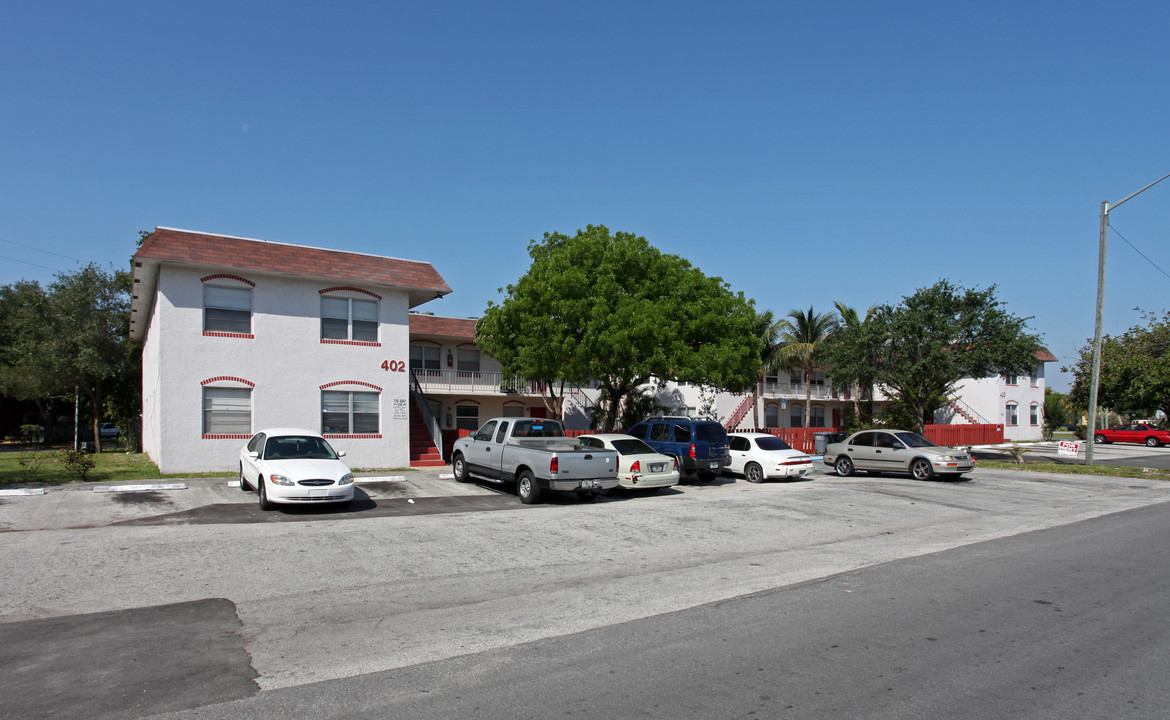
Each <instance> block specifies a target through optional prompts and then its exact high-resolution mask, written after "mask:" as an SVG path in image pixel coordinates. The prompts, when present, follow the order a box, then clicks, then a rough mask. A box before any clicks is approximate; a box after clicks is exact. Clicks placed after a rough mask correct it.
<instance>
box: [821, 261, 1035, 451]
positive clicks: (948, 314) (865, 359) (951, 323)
mask: <svg viewBox="0 0 1170 720" xmlns="http://www.w3.org/2000/svg"><path fill="white" fill-rule="evenodd" d="M1028 319H1029V318H1020V317H1016V316H1015V315H1012V314H1011V313H1009V312H1008V311H1007V310H1006V309H1005V307H1004V304H1003V303H1002V302H1000V301H999V300H998V299H996V296H995V286H994V285H993V286H991V287H990V288H988V289H986V290H980V289H967V288H963V287H959V286H956V285H952V284H951V283H950V281H948V280H940V281H939V282H937V283H935V284H934V285H933V286H931V287H928V288H921V289H919V290H918V291H916V292H915V293H914V294H913V295H910V296H907V297H904V298H903V299H902V302H901V303H900V304H899V305H897V306H891V305H880V306H878V307H877V308H875V309H874V311H873V313H872V315H871V316H870V318H869V320H868V321H867V322H864V323H859V324H858V325H857V326H855V327H846V328H843V329H841V330H840V331H839V332H838V333H837V334H836V336H835V338H834V342H833V343H832V344H831V347H830V348H829V350H828V351H827V360H828V362H829V364H830V365H831V366H832V367H833V369H834V372H839V373H840V374H841V375H843V376H846V377H862V376H864V375H865V374H866V373H868V374H869V376H870V377H872V378H873V381H874V383H875V384H876V385H878V386H880V387H881V388H882V389H883V390H884V391H885V392H886V394H887V395H889V396H890V397H891V398H892V399H893V401H894V403H895V405H896V408H897V409H898V410H900V411H901V414H903V415H905V416H907V417H913V418H915V420H916V424H917V428H916V429H917V430H919V431H921V430H922V428H923V426H924V425H927V424H929V423H931V422H933V421H934V414H935V411H936V410H938V409H939V408H941V407H943V406H944V405H946V403H948V402H949V401H950V399H951V398H952V397H953V396H954V393H955V390H956V386H957V383H958V382H959V381H960V380H962V379H963V378H967V377H975V378H981V377H988V376H990V375H995V374H998V373H1018V374H1024V373H1027V372H1029V371H1031V370H1032V369H1033V368H1035V366H1036V363H1037V362H1038V360H1037V358H1036V353H1037V352H1038V351H1039V350H1040V338H1039V337H1038V336H1037V335H1035V334H1033V333H1031V332H1029V330H1028V325H1027V321H1028Z"/></svg>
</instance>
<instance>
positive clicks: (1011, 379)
mask: <svg viewBox="0 0 1170 720" xmlns="http://www.w3.org/2000/svg"><path fill="white" fill-rule="evenodd" d="M1003 381H1004V382H1005V383H1007V384H1008V385H1019V384H1020V378H1019V376H1017V375H1016V374H1015V373H1007V374H1006V375H1004V376H1003Z"/></svg>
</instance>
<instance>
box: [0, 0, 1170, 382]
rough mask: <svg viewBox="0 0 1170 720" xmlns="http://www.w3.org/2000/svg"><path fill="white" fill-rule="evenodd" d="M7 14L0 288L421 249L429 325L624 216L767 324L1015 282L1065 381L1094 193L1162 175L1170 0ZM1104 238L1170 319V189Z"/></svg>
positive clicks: (1079, 322) (1169, 97) (1138, 206)
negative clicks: (213, 243) (158, 238)
mask: <svg viewBox="0 0 1170 720" xmlns="http://www.w3.org/2000/svg"><path fill="white" fill-rule="evenodd" d="M4 16H5V20H4V22H3V23H2V24H0V284H6V283H10V282H13V281H15V280H17V279H20V278H28V279H37V280H40V281H42V282H48V281H50V280H51V279H52V276H53V274H54V271H55V270H70V269H73V268H75V267H76V266H77V263H76V261H78V260H80V261H86V262H88V261H91V260H92V261H97V262H100V263H102V264H104V265H116V266H119V267H121V266H124V265H125V264H126V263H127V261H128V258H129V256H130V255H131V254H132V253H133V251H134V249H135V241H136V239H137V233H138V231H139V230H144V229H151V228H153V227H155V226H156V225H163V226H169V227H178V228H184V229H191V230H201V231H207V232H216V233H224V234H229V235H238V236H244V237H253V238H261V239H265V240H274V241H280V242H290V243H297V244H305V245H315V246H321V247H329V248H337V249H343V250H352V251H359V252H368V253H375V254H382V255H389V256H393V257H402V258H410V259H415V260H424V261H427V262H430V263H432V264H433V265H434V266H435V267H436V269H437V270H438V271H439V272H440V273H441V274H442V275H443V277H444V278H445V279H446V280H447V281H448V283H449V284H450V285H451V287H452V288H453V289H454V293H452V294H451V295H449V296H448V297H446V298H444V299H442V300H439V301H435V302H432V303H429V304H428V305H425V306H423V307H422V308H420V309H422V310H425V311H432V312H435V313H436V314H441V315H450V316H475V315H478V314H480V313H481V312H482V311H483V308H484V306H485V305H486V303H487V301H489V300H494V299H499V297H500V296H499V295H498V294H497V289H498V288H501V287H503V286H505V285H507V284H508V283H511V282H514V281H515V280H516V279H517V278H518V277H519V276H520V275H522V274H523V273H524V272H525V270H526V269H527V267H528V262H529V258H528V255H527V245H528V241H529V240H531V239H534V238H540V237H541V236H542V235H543V233H545V232H547V231H559V232H564V233H570V234H571V233H573V232H575V231H576V230H577V229H578V228H582V227H584V226H585V225H587V224H590V223H592V224H604V225H607V226H608V227H609V228H610V229H611V230H624V231H628V232H633V233H636V234H639V235H643V236H645V237H646V238H647V239H648V240H649V241H650V242H651V243H652V244H654V245H655V246H657V247H658V248H660V249H661V250H663V251H665V252H670V253H676V254H679V255H682V256H683V257H686V258H687V259H688V260H690V261H691V262H692V263H693V264H695V265H696V266H698V267H700V268H702V269H703V270H704V271H705V272H706V273H707V274H709V275H718V276H720V277H722V278H723V279H724V280H725V281H726V282H727V283H729V284H730V285H731V287H732V288H733V289H735V290H740V291H742V292H743V293H744V294H745V295H747V296H748V297H750V298H753V299H754V300H755V302H756V304H757V307H759V308H760V309H771V310H773V311H774V312H775V313H777V314H784V313H787V312H788V311H789V310H791V309H793V308H798V307H799V308H808V307H809V306H813V307H814V308H815V309H817V310H830V309H832V305H833V302H834V301H838V300H840V301H842V302H845V303H847V304H849V305H852V306H855V307H857V308H859V309H862V310H863V309H864V308H866V307H868V306H869V305H871V304H879V303H886V302H888V303H897V302H898V301H899V300H900V299H901V298H902V297H903V296H905V295H908V294H911V293H913V292H914V290H915V289H917V288H920V287H925V286H929V285H931V284H933V283H934V282H935V281H937V280H938V279H940V278H949V279H950V280H952V281H953V282H955V283H958V284H961V285H964V286H968V287H987V286H989V285H992V284H995V285H997V286H998V293H999V297H1000V298H1001V299H1002V300H1004V301H1005V302H1006V303H1007V305H1008V308H1009V310H1010V311H1011V312H1013V313H1015V314H1017V315H1020V316H1025V317H1026V316H1031V317H1033V319H1032V320H1031V321H1030V325H1031V327H1032V328H1033V329H1034V330H1036V331H1037V332H1039V333H1041V334H1043V336H1044V338H1045V342H1046V343H1047V345H1048V346H1049V348H1050V349H1051V350H1052V351H1053V352H1054V353H1055V354H1056V355H1057V356H1058V357H1059V358H1060V361H1059V362H1057V363H1050V364H1049V365H1048V374H1049V378H1050V380H1049V381H1050V384H1052V385H1054V386H1056V387H1058V388H1064V387H1065V386H1067V382H1068V381H1067V378H1066V377H1064V376H1061V375H1059V373H1058V372H1057V371H1058V368H1059V366H1060V365H1061V364H1062V363H1068V362H1071V361H1072V360H1073V359H1074V357H1075V353H1076V350H1077V348H1078V347H1080V346H1081V345H1083V344H1085V341H1086V339H1087V338H1089V337H1091V336H1092V332H1093V312H1094V307H1095V298H1096V273H1097V241H1098V234H1099V219H1098V217H1099V213H1100V205H1101V202H1102V201H1109V202H1111V203H1112V202H1116V201H1117V200H1120V199H1121V198H1123V197H1125V196H1126V195H1128V194H1129V193H1131V192H1133V191H1135V190H1137V189H1139V188H1141V187H1142V186H1144V185H1146V184H1147V183H1149V182H1152V181H1153V180H1156V179H1157V178H1159V177H1161V176H1162V175H1165V174H1166V173H1170V132H1168V127H1170V112H1168V111H1170V72H1168V70H1170V55H1168V54H1167V53H1166V38H1167V37H1168V36H1170V4H1167V3H1165V2H1154V1H1149V2H1127V1H1125V0H1122V1H1120V2H1113V3H1108V4H1105V5H1102V4H1101V3H1089V2H1076V1H1071V2H1069V1H1066V2H1046V1H1045V2H1020V1H1019V0H1016V1H1015V2H979V3H974V2H950V3H940V2H937V1H934V2H873V0H870V1H868V2H820V3H800V4H797V3H790V2H770V3H757V2H724V3H689V2H669V3H666V2H620V3H610V2H595V3H580V4H573V5H572V6H570V5H569V4H563V3H548V2H494V3H483V2H429V3H390V2H386V3H381V2H330V3H308V2H301V3H295V4H293V3H283V2H253V3H247V2H215V1H211V2H199V3H190V2H185V3H176V2H142V3H126V2H111V3H92V2H76V3H67V2H52V1H51V0H48V1H46V2H41V3H9V4H8V7H7V8H6V9H5V12H4ZM1111 222H1112V227H1113V231H1114V232H1111V234H1110V237H1109V251H1108V263H1107V270H1108V272H1107V279H1106V296H1105V307H1106V313H1105V329H1106V332H1122V331H1124V330H1125V329H1126V328H1128V327H1130V326H1131V325H1133V324H1134V323H1136V322H1138V321H1139V319H1140V318H1139V316H1138V314H1137V313H1136V312H1135V311H1134V310H1133V308H1135V307H1141V308H1143V309H1146V310H1161V309H1163V308H1166V307H1168V306H1170V302H1168V300H1167V298H1168V297H1170V276H1167V274H1166V273H1167V272H1170V242H1168V238H1170V180H1167V181H1166V182H1165V183H1163V184H1161V185H1158V186H1156V187H1154V188H1152V189H1150V190H1148V191H1146V192H1145V193H1144V194H1142V195H1140V196H1138V197H1137V198H1134V199H1133V200H1130V201H1129V202H1128V203H1126V204H1125V205H1124V206H1122V207H1121V208H1118V209H1117V210H1115V211H1114V212H1113V213H1111ZM1117 233H1120V236H1119V235H1118V234H1117ZM1123 238H1124V239H1123ZM1126 240H1128V243H1132V245H1133V246H1134V247H1136V248H1137V250H1135V249H1134V247H1131V246H1130V244H1127V242H1126ZM1138 251H1140V252H1141V253H1143V254H1145V255H1146V256H1147V257H1148V258H1149V260H1146V259H1144V258H1143V257H1142V256H1141V254H1139V252H1138ZM1159 268H1160V269H1159ZM1163 271H1165V272H1163Z"/></svg>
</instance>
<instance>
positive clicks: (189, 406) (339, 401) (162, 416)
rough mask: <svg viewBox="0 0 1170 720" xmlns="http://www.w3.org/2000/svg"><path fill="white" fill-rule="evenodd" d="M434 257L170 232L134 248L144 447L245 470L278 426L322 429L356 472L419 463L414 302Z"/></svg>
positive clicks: (162, 455) (428, 282)
mask: <svg viewBox="0 0 1170 720" xmlns="http://www.w3.org/2000/svg"><path fill="white" fill-rule="evenodd" d="M450 292H451V288H450V287H448V285H447V283H446V282H445V281H444V280H443V278H442V277H440V276H439V274H438V273H437V272H436V271H435V269H434V268H433V267H432V266H431V265H430V264H428V263H424V262H415V261H410V260H399V259H395V258H389V257H380V256H374V255H365V254H360V253H349V252H340V251H336V250H326V249H321V248H313V247H304V246H298V245H288V244H282V243H274V242H266V241H263V240H251V239H245V238H237V237H231V236H225V235H212V234H207V233H200V232H192V231H186V230H175V229H171V228H161V227H160V228H158V229H156V230H155V231H154V232H153V233H152V234H151V235H150V236H148V237H147V238H146V240H145V241H144V242H143V244H142V247H141V248H140V249H139V250H138V252H137V253H135V255H134V257H133V291H132V300H131V325H130V335H131V338H132V339H134V340H139V341H142V342H143V354H142V396H143V399H142V413H143V417H142V426H143V449H144V450H145V451H146V452H147V453H148V454H149V456H150V457H151V459H152V460H154V461H155V463H157V464H158V466H159V469H160V470H161V471H162V472H179V471H184V472H189V471H219V470H223V471H235V469H236V464H237V459H238V452H239V448H240V447H241V446H242V445H243V442H244V440H246V439H247V438H249V437H251V435H252V433H254V432H256V431H258V430H260V429H263V428H266V427H302V428H307V429H310V430H315V431H318V432H322V433H323V434H324V435H325V436H326V437H327V438H329V439H330V443H331V444H332V445H334V447H336V448H337V449H339V450H345V451H346V452H347V457H346V461H347V462H348V463H349V464H350V465H351V466H352V467H405V466H407V465H408V464H409V462H410V429H409V420H408V417H409V414H410V410H409V404H410V402H411V397H410V382H409V377H410V372H409V360H410V340H409V334H410V329H409V327H410V326H409V316H410V309H411V308H414V307H417V306H419V305H421V304H423V303H425V302H428V301H430V300H433V299H435V298H439V297H442V296H443V295H446V294H447V293H450Z"/></svg>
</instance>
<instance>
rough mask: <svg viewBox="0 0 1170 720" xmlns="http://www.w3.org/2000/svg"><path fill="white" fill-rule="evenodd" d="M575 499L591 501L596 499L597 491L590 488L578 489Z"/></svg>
mask: <svg viewBox="0 0 1170 720" xmlns="http://www.w3.org/2000/svg"><path fill="white" fill-rule="evenodd" d="M577 499H578V500H580V501H581V502H593V501H594V500H596V499H597V493H595V492H593V491H592V490H578V491H577Z"/></svg>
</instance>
